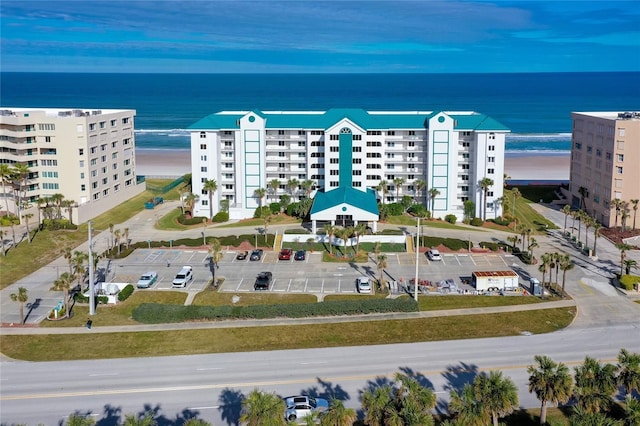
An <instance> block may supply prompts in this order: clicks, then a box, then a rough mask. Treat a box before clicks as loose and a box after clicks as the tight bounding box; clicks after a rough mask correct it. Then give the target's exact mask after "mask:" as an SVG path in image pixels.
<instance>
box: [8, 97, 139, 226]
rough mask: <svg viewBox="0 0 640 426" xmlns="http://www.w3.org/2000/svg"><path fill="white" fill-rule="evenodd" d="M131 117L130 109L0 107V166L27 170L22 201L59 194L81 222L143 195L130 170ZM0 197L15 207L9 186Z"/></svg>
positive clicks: (132, 168) (132, 161) (132, 157)
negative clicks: (72, 206)
mask: <svg viewBox="0 0 640 426" xmlns="http://www.w3.org/2000/svg"><path fill="white" fill-rule="evenodd" d="M134 117H135V111H133V110H84V109H60V108H7V107H2V108H0V147H1V150H0V163H4V164H9V165H10V166H15V165H16V164H24V165H27V166H28V171H29V173H28V176H26V181H25V182H24V183H25V184H24V185H23V189H24V192H25V194H24V197H23V198H24V199H26V200H29V202H30V203H31V204H32V205H33V204H35V201H36V200H37V199H38V198H44V197H51V196H52V195H54V194H62V196H63V197H64V199H65V200H67V201H70V202H73V203H74V204H75V206H74V208H72V209H71V212H72V215H73V216H72V218H73V221H74V223H76V224H78V223H83V222H85V221H87V220H89V219H91V218H93V217H95V216H97V215H99V214H101V213H104V212H105V211H107V210H109V209H111V208H113V207H115V206H117V205H118V204H120V203H122V202H123V201H126V200H127V199H129V198H131V197H132V196H134V195H137V194H139V193H140V192H142V191H144V188H145V185H144V184H138V182H137V178H136V172H135V139H134ZM1 195H2V196H3V197H7V198H8V199H9V200H11V201H12V202H14V203H15V199H16V197H15V196H14V191H13V188H11V187H10V186H6V185H5V192H4V193H2V194H1ZM0 204H1V205H2V207H5V203H4V200H3V201H2V203H0ZM17 208H21V209H22V208H25V206H19V207H18V206H15V204H14V205H13V210H14V211H15V209H17ZM27 208H28V207H27Z"/></svg>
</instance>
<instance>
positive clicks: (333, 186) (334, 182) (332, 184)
mask: <svg viewBox="0 0 640 426" xmlns="http://www.w3.org/2000/svg"><path fill="white" fill-rule="evenodd" d="M329 186H330V187H332V188H335V187H337V186H338V181H335V180H332V181H331V182H330V183H329Z"/></svg>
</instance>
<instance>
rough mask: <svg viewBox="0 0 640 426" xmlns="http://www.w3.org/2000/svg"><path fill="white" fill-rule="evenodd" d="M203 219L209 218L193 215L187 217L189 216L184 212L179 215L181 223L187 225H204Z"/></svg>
mask: <svg viewBox="0 0 640 426" xmlns="http://www.w3.org/2000/svg"><path fill="white" fill-rule="evenodd" d="M203 220H207V218H206V217H204V216H195V217H192V218H187V216H185V215H183V214H181V215H180V216H178V223H180V224H181V225H185V226H190V225H202V221H203Z"/></svg>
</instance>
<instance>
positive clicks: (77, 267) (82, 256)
mask: <svg viewBox="0 0 640 426" xmlns="http://www.w3.org/2000/svg"><path fill="white" fill-rule="evenodd" d="M88 261H89V254H87V253H85V252H82V251H79V250H75V251H74V252H73V255H72V257H71V259H70V260H69V263H70V265H71V266H72V267H73V271H72V274H73V275H74V276H75V277H76V278H77V279H78V285H82V283H81V280H82V279H83V278H84V274H85V272H86V271H87V267H86V266H85V262H88Z"/></svg>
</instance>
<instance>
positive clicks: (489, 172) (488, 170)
mask: <svg viewBox="0 0 640 426" xmlns="http://www.w3.org/2000/svg"><path fill="white" fill-rule="evenodd" d="M495 172H496V171H495V169H487V173H488V174H490V175H492V174H494V173H495Z"/></svg>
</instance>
